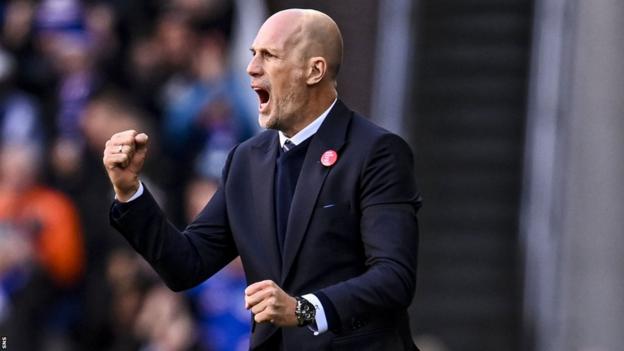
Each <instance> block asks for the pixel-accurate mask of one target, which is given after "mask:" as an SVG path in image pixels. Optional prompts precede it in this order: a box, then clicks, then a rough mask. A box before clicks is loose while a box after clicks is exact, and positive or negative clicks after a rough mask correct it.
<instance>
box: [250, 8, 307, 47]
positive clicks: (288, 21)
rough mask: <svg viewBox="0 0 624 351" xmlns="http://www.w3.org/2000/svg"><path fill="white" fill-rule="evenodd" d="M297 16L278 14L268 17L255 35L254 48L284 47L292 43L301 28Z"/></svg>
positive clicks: (296, 38)
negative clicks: (277, 15)
mask: <svg viewBox="0 0 624 351" xmlns="http://www.w3.org/2000/svg"><path fill="white" fill-rule="evenodd" d="M301 27H302V26H301V22H300V21H299V18H297V17H294V16H288V17H287V16H280V17H271V18H269V19H268V20H267V21H266V22H264V24H263V25H262V27H260V30H258V34H257V35H256V39H255V40H254V42H253V44H252V46H253V47H254V48H274V49H278V50H279V49H284V48H289V47H291V46H292V45H294V44H295V43H296V42H297V41H298V39H299V38H300V36H301V32H302V28H301Z"/></svg>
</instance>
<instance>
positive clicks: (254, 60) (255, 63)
mask: <svg viewBox="0 0 624 351" xmlns="http://www.w3.org/2000/svg"><path fill="white" fill-rule="evenodd" d="M247 74H249V75H250V76H252V77H257V76H260V75H261V74H262V66H261V65H260V62H259V59H258V55H253V56H252V57H251V60H249V64H248V65H247Z"/></svg>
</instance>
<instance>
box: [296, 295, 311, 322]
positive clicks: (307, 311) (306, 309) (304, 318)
mask: <svg viewBox="0 0 624 351" xmlns="http://www.w3.org/2000/svg"><path fill="white" fill-rule="evenodd" d="M295 315H296V316H297V322H298V323H299V325H300V326H304V325H308V324H311V323H313V322H314V318H315V316H316V309H315V308H314V306H313V305H312V303H310V301H308V300H306V299H304V298H300V297H297V307H296V309H295Z"/></svg>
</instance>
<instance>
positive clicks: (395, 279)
mask: <svg viewBox="0 0 624 351" xmlns="http://www.w3.org/2000/svg"><path fill="white" fill-rule="evenodd" d="M251 52H252V58H251V61H250V63H249V66H248V67H247V71H248V73H249V75H250V76H251V87H252V89H254V90H255V91H256V92H257V94H258V98H259V103H260V106H259V123H260V125H261V126H262V127H264V128H266V129H268V130H267V131H264V132H263V133H261V134H259V135H257V136H256V137H254V138H251V139H250V140H248V141H246V142H244V143H241V144H240V145H238V146H237V147H235V148H234V149H233V150H232V151H231V152H230V154H229V156H228V159H227V162H226V165H225V166H224V169H223V175H222V179H221V184H220V186H219V189H218V190H217V192H216V193H215V195H214V196H213V198H212V200H211V201H210V202H209V203H208V204H207V205H206V207H205V208H204V209H203V210H202V212H201V213H200V214H199V216H198V217H197V218H196V219H195V220H194V221H193V223H191V224H190V225H189V226H188V227H187V228H186V229H185V230H184V231H183V232H182V233H180V232H178V231H177V230H176V229H175V228H174V227H173V226H172V225H171V224H169V222H168V221H167V220H166V218H165V216H164V215H163V213H162V212H161V210H160V209H159V207H158V205H157V204H156V203H155V201H154V200H153V198H152V197H151V195H150V194H149V192H148V191H147V189H146V188H144V187H143V185H142V184H141V183H140V182H139V178H138V174H139V171H140V170H141V166H142V164H143V161H144V159H145V155H146V152H147V135H145V134H142V133H141V134H137V132H136V131H125V132H122V133H119V134H115V135H114V136H113V137H112V138H111V139H110V140H109V141H108V142H107V144H106V149H105V151H104V165H105V166H106V169H107V171H108V174H109V177H110V179H111V181H112V183H113V186H114V189H115V193H116V197H117V201H116V202H115V204H114V205H113V207H112V210H111V223H112V225H113V226H115V227H116V228H117V229H118V230H119V231H120V232H121V233H122V234H123V235H124V236H125V237H126V239H127V240H128V241H129V242H130V244H131V245H132V246H133V247H134V248H135V249H136V250H137V251H138V252H139V253H141V254H142V255H143V256H144V257H145V259H146V260H147V261H148V262H150V264H151V265H152V266H153V267H154V269H155V270H156V271H157V272H158V273H159V274H160V276H161V277H162V278H163V279H164V281H165V282H166V283H167V284H168V286H169V287H170V288H172V289H173V290H183V289H188V288H190V287H192V286H195V285H197V284H199V283H200V282H202V281H203V280H205V279H206V278H208V277H210V276H211V275H212V274H214V273H215V272H216V271H218V270H219V269H220V268H222V267H223V266H224V265H225V264H227V263H228V262H230V261H231V260H232V259H234V258H235V257H236V256H238V255H240V257H241V260H242V263H243V266H244V269H245V274H246V277H247V281H248V282H249V283H250V285H249V286H248V287H247V289H246V290H245V305H246V307H247V308H248V309H249V310H250V311H251V312H252V315H253V319H254V328H253V330H252V338H251V349H253V350H330V349H331V350H416V347H415V346H414V344H413V342H412V340H411V336H410V328H409V323H408V315H407V311H406V309H407V307H408V306H409V304H410V302H411V300H412V297H413V294H414V290H415V285H416V257H417V253H416V252H417V242H418V227H417V220H416V212H417V210H418V208H419V207H420V197H419V195H418V192H417V190H416V188H415V186H414V176H413V173H412V166H413V161H412V155H411V152H410V149H409V147H408V146H407V144H406V143H405V142H404V141H403V140H402V139H400V138H399V137H398V136H396V135H394V134H391V133H389V132H387V131H385V130H383V129H381V128H379V127H377V126H375V125H373V124H372V123H370V122H368V121H367V120H366V119H364V118H362V117H361V116H359V115H357V114H356V113H354V112H352V111H351V110H349V109H348V108H347V107H346V106H345V105H344V104H343V103H342V102H341V101H340V100H337V92H336V76H337V74H338V70H339V67H340V63H341V60H342V37H341V34H340V31H339V30H338V27H337V25H336V24H335V23H334V21H333V20H332V19H331V18H329V17H328V16H327V15H325V14H323V13H321V12H318V11H313V10H300V9H292V10H286V11H282V12H278V13H276V14H275V15H273V16H272V17H270V18H269V19H268V20H267V21H266V22H265V23H264V24H263V25H262V27H261V28H260V30H259V32H258V35H257V36H256V38H255V40H254V42H253V44H252V46H251ZM298 326H299V327H298Z"/></svg>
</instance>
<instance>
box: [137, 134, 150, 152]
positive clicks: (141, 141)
mask: <svg viewBox="0 0 624 351" xmlns="http://www.w3.org/2000/svg"><path fill="white" fill-rule="evenodd" d="M148 139H149V136H147V134H145V133H141V134H137V135H136V136H135V137H134V142H135V143H136V146H137V148H141V147H144V146H146V145H147V141H148Z"/></svg>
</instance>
